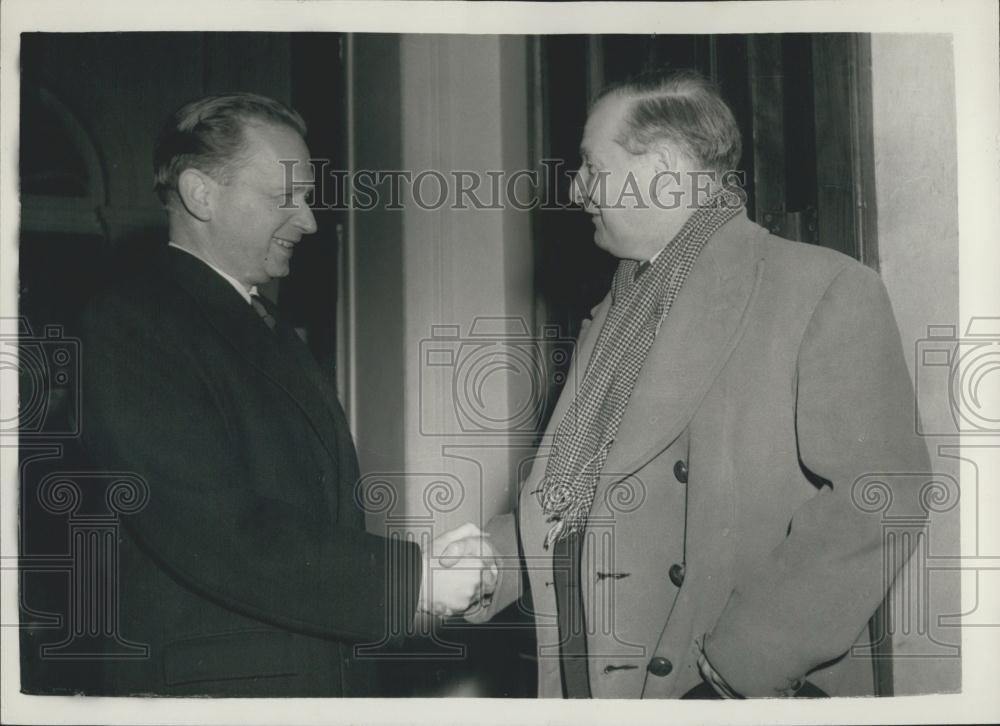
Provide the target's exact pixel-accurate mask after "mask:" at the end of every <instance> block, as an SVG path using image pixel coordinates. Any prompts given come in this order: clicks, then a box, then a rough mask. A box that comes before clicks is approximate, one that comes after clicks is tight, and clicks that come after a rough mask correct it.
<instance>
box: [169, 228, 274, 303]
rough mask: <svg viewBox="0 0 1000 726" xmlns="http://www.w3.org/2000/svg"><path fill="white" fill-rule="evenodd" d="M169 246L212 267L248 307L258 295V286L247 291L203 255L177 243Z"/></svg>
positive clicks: (171, 243) (170, 243)
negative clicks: (252, 296)
mask: <svg viewBox="0 0 1000 726" xmlns="http://www.w3.org/2000/svg"><path fill="white" fill-rule="evenodd" d="M168 246H170V247H173V248H175V249H178V250H183V251H184V252H187V253H188V254H189V255H191V256H192V257H194V258H197V259H199V260H201V261H202V262H204V263H205V264H206V265H208V266H209V267H211V268H212V269H213V270H215V271H216V272H217V273H218V274H219V276H220V277H221V278H222V279H223V280H225V281H226V282H228V283H229V284H230V285H232V286H233V288H234V289H235V290H236V292H238V293H239V294H240V295H241V296H243V299H244V300H246V301H247V304H248V305H249V304H250V296H251V295H256V294H257V286H256V285H254V286H253V287H251V288H250V289H249V290H247V289H246V288H245V287H243V284H242V283H241V282H240V281H239V280H237V279H236V278H235V277H233V276H232V275H230V274H228V273H227V272H223V271H222V270H220V269H219V268H218V267H216V266H215V265H213V264H212V263H211V262H209V261H208V260H206V259H205V258H204V257H202V256H201V255H199V254H197V253H196V252H192V251H191V250H189V249H188V248H187V247H181V246H180V245H179V244H177V243H176V242H169V243H168Z"/></svg>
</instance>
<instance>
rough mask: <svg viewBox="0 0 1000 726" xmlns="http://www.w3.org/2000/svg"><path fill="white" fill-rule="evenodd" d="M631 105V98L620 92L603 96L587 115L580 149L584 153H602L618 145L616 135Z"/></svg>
mask: <svg viewBox="0 0 1000 726" xmlns="http://www.w3.org/2000/svg"><path fill="white" fill-rule="evenodd" d="M628 107H629V99H626V98H624V97H622V96H619V95H618V94H612V95H610V96H607V97H605V98H602V99H601V100H600V101H598V102H597V104H596V105H595V106H594V108H592V109H591V111H590V115H589V116H588V117H587V124H586V125H585V126H584V127H583V139H582V140H581V142H580V150H581V151H582V152H584V153H590V154H594V153H600V152H601V151H607V150H608V149H609V147H611V146H613V145H616V141H615V137H616V136H617V135H618V130H619V129H620V128H621V122H622V119H623V118H624V116H625V112H626V111H627V110H628Z"/></svg>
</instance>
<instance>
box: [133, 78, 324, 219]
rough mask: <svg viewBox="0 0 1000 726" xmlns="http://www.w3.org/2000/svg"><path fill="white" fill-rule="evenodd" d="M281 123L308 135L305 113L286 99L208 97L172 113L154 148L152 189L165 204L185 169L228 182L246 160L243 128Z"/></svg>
mask: <svg viewBox="0 0 1000 726" xmlns="http://www.w3.org/2000/svg"><path fill="white" fill-rule="evenodd" d="M266 123H271V124H281V125H284V126H287V127H289V128H291V129H292V130H294V131H296V132H298V133H299V134H300V135H301V136H303V137H304V136H305V135H306V124H305V121H303V120H302V117H301V116H300V115H299V114H298V113H297V112H296V111H294V110H292V109H290V108H288V106H285V105H284V104H283V103H280V102H278V101H275V100H274V99H273V98H268V97H267V96H260V95H257V94H255V93H225V94H220V95H216V96H205V97H204V98H199V99H197V100H195V101H191V102H189V103H186V104H184V105H183V106H181V107H180V108H179V109H177V110H176V111H174V113H173V114H172V115H171V116H170V119H169V120H168V121H167V123H166V125H164V127H163V130H162V131H161V132H160V135H159V137H158V138H157V140H156V147H155V149H154V151H153V190H154V191H155V192H156V195H157V196H158V197H159V198H160V201H161V202H163V203H164V204H167V203H168V201H169V199H170V193H171V192H176V191H177V180H178V178H179V177H180V175H181V172H183V171H184V170H185V169H191V168H194V169H199V170H201V171H203V172H205V173H206V174H208V175H210V176H211V177H212V178H214V179H218V180H219V181H226V180H227V179H228V177H229V175H230V174H231V173H232V171H233V170H234V169H235V168H237V167H238V166H239V165H240V164H241V163H243V162H245V161H246V159H245V158H244V157H245V152H246V145H247V144H246V134H245V129H246V127H247V126H249V125H252V124H266Z"/></svg>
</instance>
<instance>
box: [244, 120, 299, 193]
mask: <svg viewBox="0 0 1000 726" xmlns="http://www.w3.org/2000/svg"><path fill="white" fill-rule="evenodd" d="M244 134H245V139H246V150H245V154H246V159H247V162H246V164H245V165H244V166H243V174H244V176H245V177H251V176H252V179H253V180H256V181H258V182H259V183H262V184H282V183H283V182H284V181H285V180H286V178H287V177H288V171H287V170H288V168H289V167H290V168H291V169H292V178H293V179H294V180H295V181H297V182H311V181H312V180H313V168H312V164H310V163H309V149H308V147H307V146H306V142H305V141H304V140H303V138H302V137H301V136H300V135H299V134H298V132H296V131H295V130H293V129H290V128H288V127H286V126H281V125H278V124H252V125H250V126H247V127H246V128H245V129H244Z"/></svg>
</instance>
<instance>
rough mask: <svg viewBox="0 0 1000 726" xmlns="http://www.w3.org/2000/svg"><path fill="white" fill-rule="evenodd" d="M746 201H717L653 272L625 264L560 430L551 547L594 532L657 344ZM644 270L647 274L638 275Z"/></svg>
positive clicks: (550, 504)
mask: <svg viewBox="0 0 1000 726" xmlns="http://www.w3.org/2000/svg"><path fill="white" fill-rule="evenodd" d="M741 202H742V199H740V198H738V197H736V195H734V194H732V193H731V192H727V191H723V192H720V193H717V194H715V195H713V196H712V197H710V198H709V199H708V200H707V201H706V203H705V204H704V205H702V206H701V207H699V208H698V209H696V210H695V211H694V213H693V214H692V215H691V216H690V217H689V218H688V220H687V221H686V222H685V223H684V226H683V227H681V229H680V231H679V232H678V233H677V235H676V236H675V237H674V238H673V240H671V241H670V243H669V244H668V245H667V246H666V247H665V248H664V249H663V251H662V252H661V253H660V254H659V256H658V257H657V258H656V260H655V261H654V262H653V263H652V264H649V265H646V268H647V269H645V270H644V271H642V268H641V267H640V264H639V263H638V262H637V261H635V260H622V261H621V262H620V263H619V264H618V269H617V270H616V271H615V277H614V281H613V282H612V287H611V289H612V302H611V309H610V310H609V311H608V316H607V318H606V320H605V322H604V326H603V327H602V328H601V333H600V335H599V336H598V338H597V343H596V344H595V346H594V351H593V353H592V354H591V356H590V362H589V363H588V364H587V369H586V372H585V373H584V376H583V380H582V382H581V383H580V388H579V391H578V392H577V395H576V398H574V399H573V403H572V404H571V405H570V407H569V409H568V410H567V411H566V414H565V415H564V416H563V418H562V420H561V421H560V422H559V426H558V428H557V429H556V433H555V439H554V441H553V450H552V455H551V457H550V458H549V461H548V464H547V465H546V468H545V479H544V481H543V482H542V486H541V487H540V491H541V501H542V510H543V512H544V513H545V516H546V521H547V522H553V523H554V524H553V525H552V527H551V529H550V530H549V532H548V534H547V535H546V537H545V549H548V548H549V546H550V545H551V544H553V543H554V542H556V541H558V540H559V539H561V538H564V537H566V536H568V535H569V534H571V533H573V532H580V531H582V530H583V529H584V527H585V526H586V524H587V517H588V516H589V513H590V508H591V506H592V505H593V502H594V493H595V491H596V489H597V480H598V477H599V476H600V474H601V472H602V470H603V469H604V463H605V461H607V458H608V452H609V451H610V449H611V446H612V444H613V443H614V440H615V435H616V434H617V432H618V426H619V424H620V423H621V420H622V417H623V416H624V414H625V409H626V407H627V406H628V401H629V397H630V396H631V395H632V388H633V387H634V386H635V381H636V379H637V378H638V376H639V371H640V370H641V369H642V365H643V362H644V361H645V360H646V355H647V353H649V349H650V347H651V346H652V344H653V339H654V338H655V337H656V334H657V332H658V331H659V329H660V325H661V324H662V323H663V321H664V320H665V319H666V317H667V314H668V313H669V312H670V308H671V306H672V305H673V303H674V300H675V299H676V297H677V294H678V293H679V292H680V289H681V286H682V285H683V284H684V281H685V280H686V279H687V276H688V273H689V272H690V271H691V268H692V267H693V266H694V263H695V261H696V260H697V259H698V255H699V254H700V253H701V250H702V247H704V246H705V243H706V242H707V241H708V240H709V238H710V237H711V236H712V235H713V234H715V232H716V230H718V229H719V227H721V226H722V225H723V224H725V223H726V222H728V221H729V220H730V219H732V218H733V217H735V216H736V215H737V214H738V213H739V212H740V210H741V209H742V208H743V205H742V203H741ZM643 264H644V265H645V264H646V263H643ZM637 271H642V274H640V275H639V276H638V277H637V275H636V273H637Z"/></svg>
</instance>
